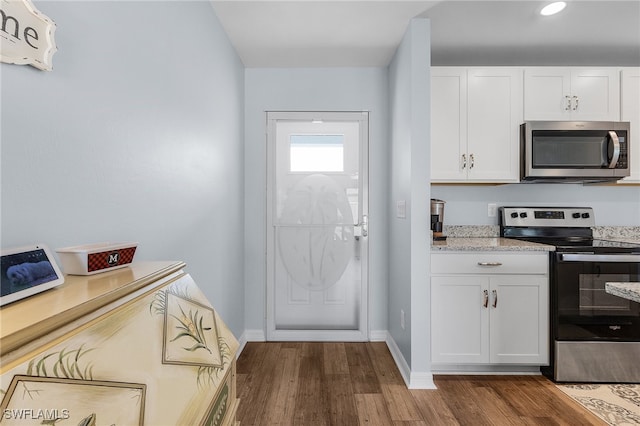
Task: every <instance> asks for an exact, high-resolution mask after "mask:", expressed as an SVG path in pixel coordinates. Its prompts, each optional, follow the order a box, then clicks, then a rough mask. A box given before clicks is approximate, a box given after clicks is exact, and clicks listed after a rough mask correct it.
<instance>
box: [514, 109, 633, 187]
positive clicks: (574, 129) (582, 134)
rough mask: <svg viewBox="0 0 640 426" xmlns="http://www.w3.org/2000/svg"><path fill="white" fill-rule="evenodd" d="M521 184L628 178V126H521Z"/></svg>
mask: <svg viewBox="0 0 640 426" xmlns="http://www.w3.org/2000/svg"><path fill="white" fill-rule="evenodd" d="M520 132H521V133H520V150H521V151H520V158H521V164H520V180H521V181H522V182H605V181H616V180H619V179H622V178H623V177H626V176H629V172H630V171H629V158H630V156H629V155H630V152H629V149H630V147H629V123H628V122H618V121H528V122H526V123H523V124H522V125H520Z"/></svg>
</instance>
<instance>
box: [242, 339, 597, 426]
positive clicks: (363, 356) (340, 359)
mask: <svg viewBox="0 0 640 426" xmlns="http://www.w3.org/2000/svg"><path fill="white" fill-rule="evenodd" d="M434 381H435V383H436V386H437V387H438V389H437V390H409V389H407V387H406V386H405V384H404V381H403V380H402V377H401V376H400V372H399V371H398V369H397V367H396V365H395V363H394V361H393V358H392V357H391V354H390V353H389V350H388V348H387V346H386V344H385V343H382V342H373V343H322V342H318V343H316V342H304V343H297V342H296V343H289V342H286V343H285V342H282V343H280V342H267V343H254V342H251V343H248V344H247V345H246V346H245V348H244V350H243V351H242V354H241V355H240V358H239V359H238V362H237V389H238V397H239V398H240V406H239V409H238V414H237V419H238V420H239V421H240V424H241V425H243V426H245V425H295V426H307V425H309V426H316V425H349V426H351V425H384V426H387V425H389V426H391V425H393V426H395V425H407V426H408V425H413V426H418V425H473V426H481V425H570V426H575V425H581V426H582V425H603V424H604V423H603V422H601V421H600V420H599V419H598V418H596V417H595V416H593V415H592V414H591V413H589V412H588V411H587V410H585V409H584V408H582V407H581V406H580V405H579V404H577V403H576V402H575V401H573V400H571V399H570V398H569V397H568V396H566V395H565V394H564V393H562V392H561V391H560V390H558V389H557V388H556V387H555V386H554V385H553V383H552V382H551V381H549V380H547V379H546V378H544V377H543V376H448V375H441V376H435V377H434Z"/></svg>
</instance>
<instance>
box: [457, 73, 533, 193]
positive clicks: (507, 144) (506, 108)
mask: <svg viewBox="0 0 640 426" xmlns="http://www.w3.org/2000/svg"><path fill="white" fill-rule="evenodd" d="M467 76H468V79H467V84H468V89H467V90H468V104H467V155H468V161H469V164H468V169H469V172H468V179H469V180H473V181H483V182H495V181H499V182H509V181H511V182H515V181H517V180H518V176H519V162H518V153H519V146H520V133H519V125H520V123H522V120H523V114H522V70H520V69H513V68H508V67H500V68H471V69H469V70H468V74H467Z"/></svg>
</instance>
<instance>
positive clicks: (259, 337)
mask: <svg viewBox="0 0 640 426" xmlns="http://www.w3.org/2000/svg"><path fill="white" fill-rule="evenodd" d="M266 340H267V339H266V338H265V336H264V331H262V330H245V331H244V333H242V335H241V336H240V338H239V339H238V343H239V344H240V347H239V348H238V352H237V353H236V359H238V358H239V357H240V354H241V353H242V351H243V350H244V347H245V346H246V345H247V342H264V341H266Z"/></svg>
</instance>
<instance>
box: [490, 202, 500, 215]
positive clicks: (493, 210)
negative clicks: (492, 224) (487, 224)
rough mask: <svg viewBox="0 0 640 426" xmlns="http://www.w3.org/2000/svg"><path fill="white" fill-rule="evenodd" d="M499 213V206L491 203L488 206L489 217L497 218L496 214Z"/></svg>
mask: <svg viewBox="0 0 640 426" xmlns="http://www.w3.org/2000/svg"><path fill="white" fill-rule="evenodd" d="M497 211H498V206H497V205H496V204H495V203H489V205H488V206H487V216H489V217H496V212H497Z"/></svg>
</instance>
